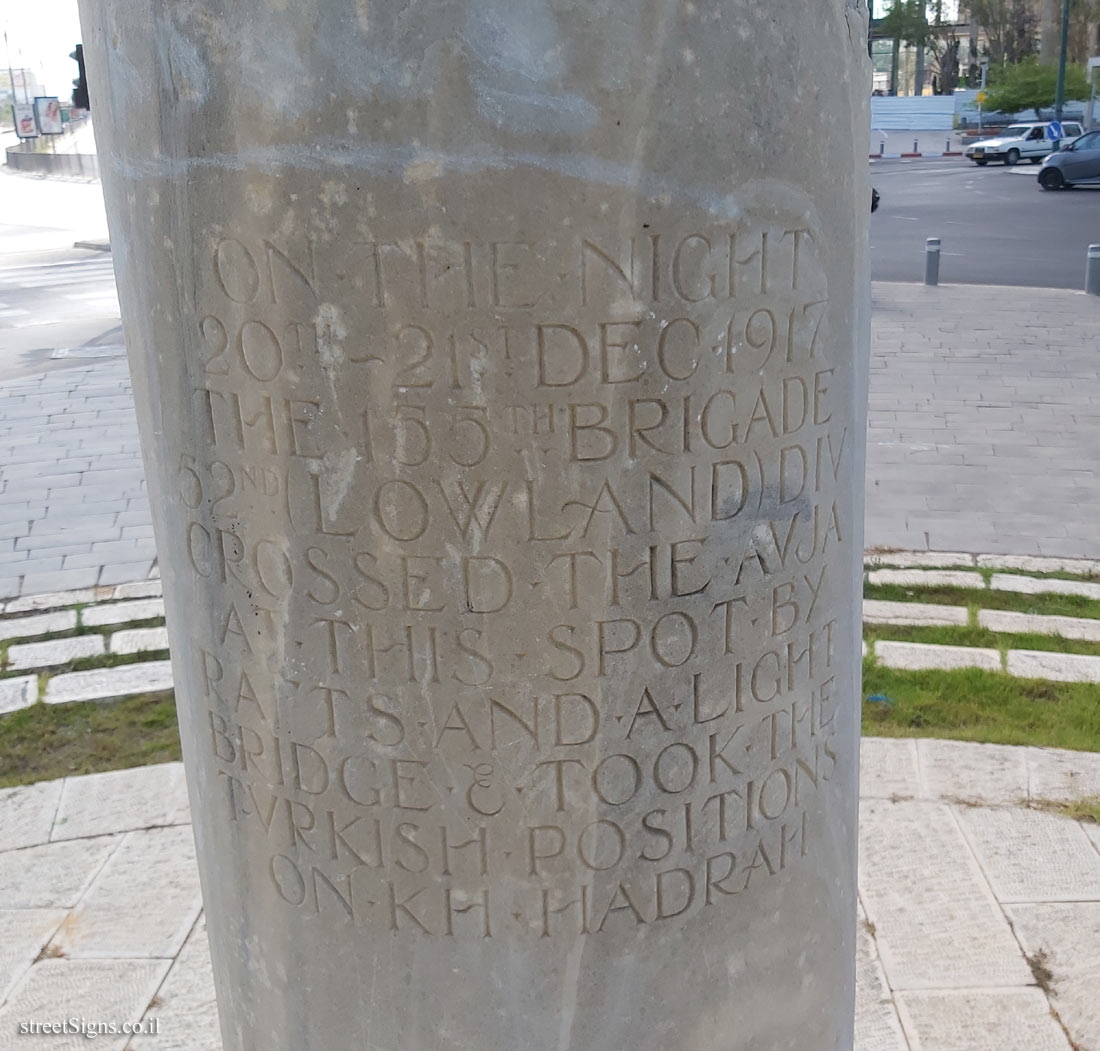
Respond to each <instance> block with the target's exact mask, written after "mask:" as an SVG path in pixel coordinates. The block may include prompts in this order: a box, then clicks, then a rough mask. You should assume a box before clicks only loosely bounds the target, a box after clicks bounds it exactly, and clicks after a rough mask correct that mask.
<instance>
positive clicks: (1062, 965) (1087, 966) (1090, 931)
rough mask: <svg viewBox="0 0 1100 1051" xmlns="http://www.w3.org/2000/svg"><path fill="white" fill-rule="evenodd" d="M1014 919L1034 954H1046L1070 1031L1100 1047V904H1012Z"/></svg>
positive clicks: (1027, 949)
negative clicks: (1099, 992)
mask: <svg viewBox="0 0 1100 1051" xmlns="http://www.w3.org/2000/svg"><path fill="white" fill-rule="evenodd" d="M1008 916H1009V919H1010V920H1011V921H1012V926H1013V927H1014V928H1015V930H1016V936H1017V937H1018V938H1019V939H1020V942H1021V944H1022V945H1023V947H1024V952H1026V953H1027V954H1028V955H1029V956H1036V955H1039V954H1042V957H1043V962H1044V964H1045V965H1046V967H1047V968H1049V970H1050V972H1051V974H1052V975H1053V978H1052V986H1053V994H1054V995H1053V1003H1054V1007H1055V1009H1056V1010H1057V1011H1058V1015H1059V1017H1060V1018H1061V1019H1062V1024H1063V1025H1065V1027H1066V1028H1067V1029H1068V1030H1069V1034H1070V1037H1071V1038H1072V1039H1073V1040H1075V1041H1076V1042H1077V1044H1078V1045H1079V1046H1080V1047H1081V1048H1082V1049H1084V1048H1094V1047H1100V995H1097V992H1098V990H1100V904H1098V903H1096V902H1089V903H1074V904H1062V905H1012V906H1010V907H1009V909H1008Z"/></svg>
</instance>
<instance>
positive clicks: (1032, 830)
mask: <svg viewBox="0 0 1100 1051" xmlns="http://www.w3.org/2000/svg"><path fill="white" fill-rule="evenodd" d="M957 816H958V819H959V823H960V824H961V825H962V830H963V834H964V835H965V836H966V838H967V840H968V841H969V843H970V845H971V847H973V849H974V853H975V854H976V855H977V857H978V861H979V863H980V864H981V866H982V869H983V871H984V872H985V874H986V877H987V878H988V879H989V883H990V886H991V887H992V888H993V893H994V894H995V895H996V896H997V899H998V900H999V901H1001V902H1021V901H1100V853H1097V851H1096V850H1095V849H1093V846H1092V844H1091V843H1090V842H1089V838H1088V836H1086V835H1085V832H1084V829H1083V828H1082V827H1081V826H1080V825H1079V824H1078V823H1077V822H1076V821H1073V820H1071V819H1070V818H1068V817H1058V816H1056V815H1054V814H1047V813H1043V812H1042V811H1039V810H1023V809H1017V808H1012V809H1009V808H1006V809H999V810H987V809H983V808H978V807H960V808H959V809H958V811H957Z"/></svg>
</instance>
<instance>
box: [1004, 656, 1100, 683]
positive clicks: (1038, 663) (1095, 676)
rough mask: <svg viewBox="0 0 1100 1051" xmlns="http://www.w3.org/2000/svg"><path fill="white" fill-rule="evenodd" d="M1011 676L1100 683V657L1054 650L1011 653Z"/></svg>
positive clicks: (1009, 663)
mask: <svg viewBox="0 0 1100 1051" xmlns="http://www.w3.org/2000/svg"><path fill="white" fill-rule="evenodd" d="M1007 667H1008V674H1009V675H1015V676H1017V677H1018V678H1021V679H1049V680H1051V681H1053V682H1100V657H1089V656H1087V655H1085V654H1083V653H1055V652H1054V651H1052V650H1009V651H1008V664H1007Z"/></svg>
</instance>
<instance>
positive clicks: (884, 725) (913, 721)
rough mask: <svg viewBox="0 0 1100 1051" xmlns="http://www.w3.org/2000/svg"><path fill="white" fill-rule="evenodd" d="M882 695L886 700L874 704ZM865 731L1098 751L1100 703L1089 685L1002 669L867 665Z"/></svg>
mask: <svg viewBox="0 0 1100 1051" xmlns="http://www.w3.org/2000/svg"><path fill="white" fill-rule="evenodd" d="M871 696H879V697H886V698H888V699H889V701H888V702H881V701H880V702H870V701H868V700H867V698H868V697H871ZM863 697H864V701H863V732H864V734H865V735H867V736H874V737H947V738H953V739H954V740H958V741H984V742H988V743H990V744H1014V745H1036V746H1039V747H1044V748H1070V749H1073V750H1075V751H1079V752H1100V703H1097V688H1096V686H1095V685H1093V684H1091V683H1078V682H1046V681H1043V680H1039V679H1017V678H1014V677H1012V676H1010V675H1004V674H1000V673H997V672H988V671H981V670H979V669H977V668H967V669H963V670H959V671H897V670H895V669H893V668H882V667H878V666H875V665H873V664H871V662H870V661H869V660H865V661H864V662H863Z"/></svg>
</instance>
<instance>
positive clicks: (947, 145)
mask: <svg viewBox="0 0 1100 1051" xmlns="http://www.w3.org/2000/svg"><path fill="white" fill-rule="evenodd" d="M943 152H944V153H950V152H951V140H950V139H948V140H947V142H945V143H944V146H943Z"/></svg>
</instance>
